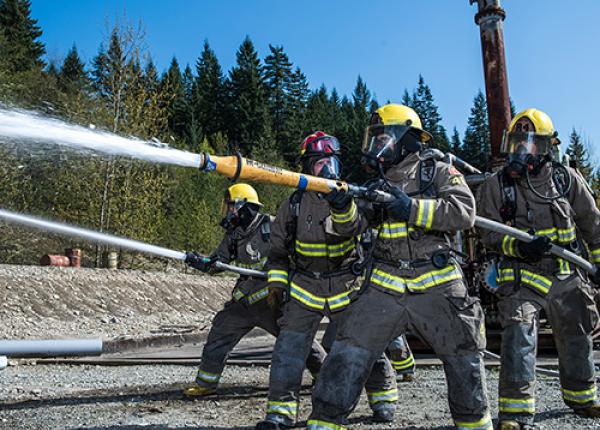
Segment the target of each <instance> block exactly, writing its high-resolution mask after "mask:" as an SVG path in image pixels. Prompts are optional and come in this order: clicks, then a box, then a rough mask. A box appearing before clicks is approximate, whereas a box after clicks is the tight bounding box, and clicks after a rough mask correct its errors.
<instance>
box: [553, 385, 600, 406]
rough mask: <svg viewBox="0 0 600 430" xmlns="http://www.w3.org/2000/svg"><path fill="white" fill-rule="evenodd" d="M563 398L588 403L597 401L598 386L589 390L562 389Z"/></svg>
mask: <svg viewBox="0 0 600 430" xmlns="http://www.w3.org/2000/svg"><path fill="white" fill-rule="evenodd" d="M560 390H561V391H562V394H563V399H564V400H567V401H569V402H573V403H588V402H594V401H596V387H595V386H594V387H592V388H590V389H587V390H582V391H573V390H567V389H565V388H561V389H560Z"/></svg>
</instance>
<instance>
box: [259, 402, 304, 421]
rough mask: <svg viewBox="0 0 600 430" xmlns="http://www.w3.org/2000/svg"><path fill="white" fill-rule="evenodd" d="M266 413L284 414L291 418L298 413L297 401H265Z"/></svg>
mask: <svg viewBox="0 0 600 430" xmlns="http://www.w3.org/2000/svg"><path fill="white" fill-rule="evenodd" d="M267 413H268V414H279V415H286V416H288V417H290V418H292V419H294V418H295V417H296V415H297V414H298V402H274V401H270V400H269V401H268V402H267Z"/></svg>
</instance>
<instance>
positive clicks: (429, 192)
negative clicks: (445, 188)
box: [419, 157, 437, 197]
mask: <svg viewBox="0 0 600 430" xmlns="http://www.w3.org/2000/svg"><path fill="white" fill-rule="evenodd" d="M435 171H436V161H435V159H434V158H433V157H427V158H425V159H423V160H421V162H420V163H419V189H420V190H422V192H421V194H422V195H423V196H424V197H437V189H436V187H435V186H434V183H433V178H434V177H435Z"/></svg>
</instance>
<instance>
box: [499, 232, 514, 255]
mask: <svg viewBox="0 0 600 430" xmlns="http://www.w3.org/2000/svg"><path fill="white" fill-rule="evenodd" d="M516 241H517V239H515V238H514V237H512V236H509V235H504V239H502V252H503V253H504V255H508V256H509V257H516V256H517V252H516V251H515V243H516Z"/></svg>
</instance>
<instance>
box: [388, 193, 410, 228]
mask: <svg viewBox="0 0 600 430" xmlns="http://www.w3.org/2000/svg"><path fill="white" fill-rule="evenodd" d="M390 193H391V194H392V195H393V196H394V197H395V199H394V200H392V201H391V202H389V203H387V204H386V205H385V209H386V210H387V213H388V216H389V217H390V218H391V219H393V220H394V221H408V220H409V218H410V210H411V208H412V199H411V198H410V197H408V194H406V193H405V192H404V191H402V190H401V189H400V188H398V187H392V189H391V190H390Z"/></svg>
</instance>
